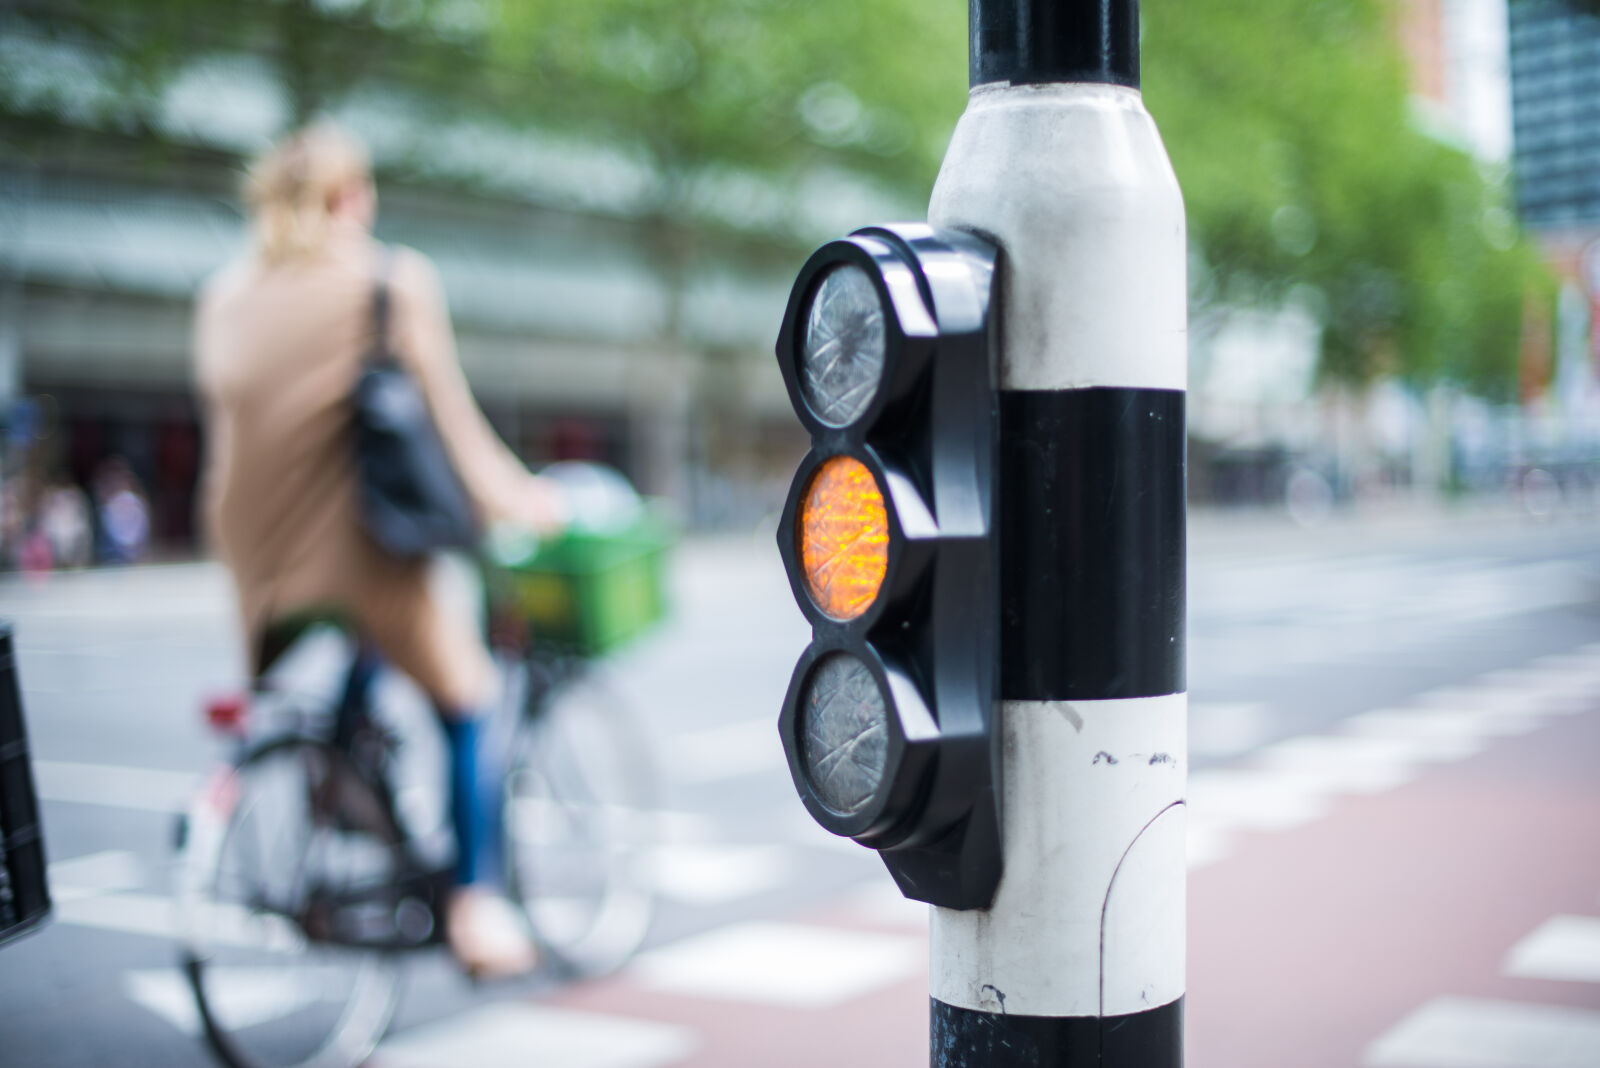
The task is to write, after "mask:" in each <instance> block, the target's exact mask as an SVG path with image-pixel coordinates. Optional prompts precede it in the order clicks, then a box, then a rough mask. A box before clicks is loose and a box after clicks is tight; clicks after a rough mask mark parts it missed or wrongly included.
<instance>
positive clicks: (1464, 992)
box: [0, 509, 1600, 1068]
mask: <svg viewBox="0 0 1600 1068" xmlns="http://www.w3.org/2000/svg"><path fill="white" fill-rule="evenodd" d="M1597 535H1600V522H1597V520H1596V519H1595V517H1593V516H1556V517H1552V518H1548V519H1546V520H1543V521H1538V522H1535V521H1533V520H1530V519H1527V518H1526V517H1523V516H1519V515H1517V514H1514V513H1510V512H1501V511H1498V510H1495V509H1480V510H1473V511H1471V512H1458V513H1445V512H1438V511H1431V510H1423V511H1405V512H1386V513H1382V514H1379V515H1370V514H1369V515H1364V516H1360V517H1341V518H1336V519H1335V520H1333V521H1332V522H1330V523H1328V524H1326V525H1325V526H1322V527H1320V528H1317V529H1315V530H1304V529H1301V528H1298V527H1295V526H1293V525H1292V524H1290V523H1288V522H1287V521H1286V520H1284V519H1282V518H1280V517H1278V516H1276V515H1270V514H1263V515H1236V514H1235V515H1210V514H1197V515H1195V516H1194V517H1193V519H1192V522H1191V538H1190V587H1189V588H1190V626H1189V681H1190V693H1191V702H1192V705H1191V719H1190V728H1191V791H1190V797H1191V810H1192V816H1191V842H1190V852H1191V873H1192V874H1191V886H1190V889H1191V918H1190V946H1191V960H1190V984H1189V990H1190V996H1189V1001H1188V1010H1189V1015H1188V1019H1189V1032H1188V1034H1189V1054H1190V1057H1189V1061H1190V1064H1191V1065H1195V1066H1199V1068H1207V1066H1213V1065H1214V1066H1245V1065H1252V1064H1261V1065H1276V1066H1282V1065H1296V1066H1308V1068H1309V1066H1318V1065H1357V1064H1371V1065H1378V1066H1383V1065H1395V1066H1404V1065H1413V1066H1417V1068H1429V1066H1433V1068H1450V1066H1457V1065H1460V1066H1497V1065H1498V1066H1503V1068H1545V1066H1547V1065H1548V1066H1552V1068H1553V1066H1558V1065H1561V1066H1577V1065H1595V1064H1600V861H1597V859H1596V858H1597V856H1600V851H1597V850H1595V848H1594V843H1595V842H1596V841H1600V773H1597V772H1596V771H1595V770H1594V769H1595V765H1596V759H1597V758H1600V644H1597V643H1600V538H1597ZM673 588H674V591H675V593H674V609H675V610H674V615H673V618H672V621H671V622H670V624H668V625H665V626H663V627H662V628H660V629H659V630H658V632H656V633H654V634H652V635H651V636H649V637H648V638H646V639H643V640H641V641H640V642H638V643H637V644H636V645H635V646H633V647H631V648H629V649H628V650H626V651H625V652H623V653H622V654H620V655H618V656H616V657H615V658H613V660H612V661H611V662H610V663H609V664H608V665H607V670H608V672H609V673H610V675H611V677H612V679H613V681H614V683H615V685H616V686H617V688H618V690H619V691H620V692H621V694H622V695H623V696H624V697H625V699H626V700H628V701H629V702H630V703H631V704H632V705H633V706H634V707H635V708H636V709H637V711H638V712H639V713H640V714H641V718H642V720H643V721H644V722H645V723H646V725H647V728H646V729H647V730H648V731H649V733H650V736H651V744H652V746H653V747H654V748H655V749H656V751H657V752H658V754H659V756H660V763H661V766H662V768H663V769H664V773H665V776H666V785H667V789H666V792H665V796H664V798H663V806H664V809H665V811H666V814H667V818H666V819H665V820H664V826H665V827H666V828H667V830H668V833H667V840H666V842H665V844H664V845H663V847H662V850H661V856H660V858H659V863H658V865H657V875H656V878H657V880H658V891H659V894H660V898H661V902H662V908H661V911H660V914H659V916H658V918H657V921H656V923H655V925H654V927H653V928H652V931H651V935H650V939H649V942H648V943H647V946H646V949H645V952H644V953H643V954H642V955H641V956H640V957H639V958H638V959H637V960H636V961H635V962H634V963H633V964H631V965H630V966H629V967H628V968H626V969H625V970H624V971H623V972H622V973H621V974H620V975H618V976H615V977H612V978H610V979H606V980H602V981H596V982H590V983H586V984H581V985H578V986H571V985H562V984H559V983H557V982H555V981H554V980H553V979H550V978H548V977H539V978H536V979H534V980H531V981H528V982H525V983H522V984H517V985H513V986H509V987H495V988H475V987H473V986H472V985H471V984H469V983H467V982H466V981H465V980H463V979H461V978H460V977H459V976H457V975H456V974H455V972H454V971H453V970H452V969H451V968H450V966H449V965H448V963H447V962H446V961H444V960H443V959H442V958H441V957H439V956H438V955H432V954H424V955H422V956H421V957H419V959H418V960H417V961H416V962H415V964H414V965H413V967H412V968H411V975H410V982H409V987H408V992H407V995H406V998H405V1001H404V1004H403V1007H402V1011H401V1014H400V1016H399V1018H398V1019H397V1020H396V1023H395V1026H394V1028H393V1030H392V1033H391V1038H390V1039H389V1041H388V1042H387V1043H386V1045H385V1046H384V1047H383V1049H382V1050H380V1053H379V1055H378V1057H377V1058H376V1059H375V1063H378V1064H385V1065H392V1066H394V1068H410V1066H426V1065H435V1066H438V1068H450V1066H453V1065H463V1066H466V1065H471V1066H473V1068H497V1066H499V1065H507V1066H509V1065H519V1066H520V1065H533V1064H537V1065H540V1066H549V1068H647V1066H660V1068H667V1066H669V1065H707V1066H709V1065H731V1064H758V1063H759V1064H772V1065H782V1064H795V1065H800V1064H816V1063H835V1064H862V1065H866V1064H872V1065H879V1064H892V1065H913V1064H923V1063H926V1011H927V1010H926V987H925V974H926V938H925V927H926V923H925V914H924V911H923V909H922V908H921V907H919V906H915V905H911V904H909V903H906V902H903V901H901V900H900V899H898V897H896V896H895V895H894V893H893V891H892V887H891V886H890V885H889V881H888V879H887V876H886V875H885V874H884V873H883V871H882V869H881V866H880V865H878V863H877V861H876V860H875V858H874V857H872V856H871V855H870V854H868V853H865V852H864V851H862V850H860V849H857V848H856V847H854V846H851V845H850V844H849V843H847V842H840V841H839V840H836V839H833V838H831V837H830V836H828V835H826V834H825V833H823V832H821V831H820V830H818V829H817V828H816V827H815V826H814V825H813V824H812V823H811V822H810V820H809V818H808V817H807V816H806V814H805V812H804V810H803V809H802V808H801V806H800V804H799V802H798V800H797V799H796V798H795V796H794V792H793V788H792V786H791V785H790V783H789V780H788V773H787V771H786V769H785V766H784V762H783V756H782V752H781V749H780V747H779V744H778V740H777V735H776V730H775V727H774V721H775V717H776V710H777V707H778V704H779V702H780V700H781V697H782V693H783V690H784V687H785V685H786V684H787V681H788V677H789V673H790V670H791V668H792V666H793V663H794V660H795V658H796V657H797V656H798V654H799V652H800V650H801V649H802V647H803V646H804V645H805V643H806V641H807V638H808V632H807V628H806V627H805V625H804V622H803V620H802V619H801V617H800V614H799V612H798V610H797V609H796V608H795V607H794V604H793V601H792V599H791V597H790V593H789V589H788V586H787V583H786V581H785V580H784V578H783V576H782V574H781V571H780V570H779V566H778V561H777V554H776V552H775V550H774V549H773V547H772V542H771V531H770V530H767V531H761V532H756V533H755V534H753V535H750V536H745V537H721V538H717V539H705V540H691V541H689V542H687V543H686V544H684V545H683V546H681V547H680V550H679V551H678V553H677V554H676V557H675V563H674V570H673ZM0 616H4V617H9V618H11V619H13V620H14V621H15V622H16V626H17V645H18V649H19V654H20V664H21V672H22V685H23V691H24V701H25V705H26V709H27V715H28V720H29V726H30V729H31V731H32V735H33V743H34V750H35V754H36V758H37V759H38V761H39V767H38V771H39V781H40V787H41V793H42V794H43V797H44V800H45V809H44V817H45V830H46V836H47V843H48V848H49V852H50V856H51V860H52V862H53V867H52V880H53V886H54V889H55V892H56V895H57V900H58V905H57V915H56V918H55V920H54V922H53V923H52V924H51V925H50V926H49V927H48V928H47V929H46V930H45V931H44V932H42V933H41V934H39V935H37V936H35V937H32V938H29V939H27V940H25V941H22V942H19V943H17V944H15V945H13V946H11V947H9V948H6V949H4V950H0V1064H3V1065H6V1066H11V1065H18V1066H28V1068H32V1066H35V1065H39V1066H79V1065H83V1066H88V1065H96V1066H98V1065H118V1066H123V1065H126V1066H143V1065H161V1066H184V1065H196V1066H198V1065H205V1064H209V1063H211V1061H210V1059H209V1057H208V1055H207V1053H206V1051H205V1050H204V1048H203V1047H202V1045H201V1044H200V1042H199V1040H198V1039H197V1038H196V1037H195V1026H196V1021H195V1018H194V1012H193V1009H192V1008H191V1007H190V1006H189V1004H188V1002H187V1000H186V995H185V991H184V988H183V986H182V984H181V982H180V980H179V977H178V975H177V973H176V971H175V970H174V969H173V961H174V949H173V945H172V942H171V932H172V924H173V917H172V913H171V908H170V886H169V880H170V875H171V858H172V849H171V832H172V823H173V813H174V811H176V809H177V807H178V806H179V805H181V804H182V803H183V801H184V799H185V798H186V797H188V796H189V795H190V793H191V792H192V791H193V789H194V788H195V785H196V783H197V782H198V781H199V778H200V776H202V775H203V774H204V773H205V771H206V769H207V768H208V767H209V766H210V765H211V764H212V763H213V762H214V761H215V760H216V759H217V758H218V756H219V754H220V752H221V749H220V747H219V745H218V743H217V742H216V741H215V740H214V739H213V738H211V737H210V736H209V735H208V733H207V732H206V731H205V729H204V728H203V726H202V722H201V715H200V709H201V705H202V701H203V699H204V698H205V696H206V695H208V694H211V693H215V692H220V691H225V690H229V689H234V688H237V687H238V684H239V680H240V657H239V654H238V649H237V647H236V639H235V628H234V625H233V621H232V616H231V608H230V604H229V600H228V595H227V586H226V581H225V578H224V576H223V575H222V573H221V572H220V571H219V570H218V569H217V568H216V567H215V566H214V565H207V564H198V565H169V566H153V567H145V568H139V569H130V570H120V571H100V572H89V573H81V574H64V575H55V576H49V577H47V578H46V579H44V580H39V581H29V580H25V579H21V578H15V577H13V578H3V579H0ZM336 661H337V653H336V651H334V650H331V649H328V650H323V652H322V653H321V654H320V655H319V654H318V653H317V651H316V650H315V649H313V650H311V651H310V652H308V653H307V655H306V659H305V663H304V664H303V665H302V668H301V670H303V672H304V673H305V676H306V678H307V679H308V680H311V682H310V683H309V684H315V683H316V681H317V680H318V679H321V680H322V682H323V684H331V683H330V682H329V680H331V678H332V676H333V674H334V672H335V670H336ZM388 687H389V689H388V690H387V691H386V699H385V704H386V707H388V708H390V709H392V710H393V714H394V715H396V716H397V718H398V719H399V720H400V721H401V723H402V729H403V731H404V733H405V737H406V739H407V750H406V751H407V759H408V760H410V761H413V762H414V764H413V767H414V768H415V771H416V774H418V775H422V776H426V775H428V774H430V770H429V769H430V768H432V769H433V772H437V770H438V769H437V767H436V766H435V765H436V764H437V760H438V746H437V739H436V738H434V737H433V736H432V728H431V725H430V724H429V723H428V722H427V717H426V716H425V714H424V713H423V712H422V710H421V707H420V702H419V701H418V700H417V697H416V695H415V694H414V693H413V692H410V691H409V690H408V688H407V687H406V686H405V685H404V684H403V683H402V682H400V681H398V680H390V682H389V683H388ZM1473 1058H1477V1059H1473ZM1496 1058H1499V1059H1496Z"/></svg>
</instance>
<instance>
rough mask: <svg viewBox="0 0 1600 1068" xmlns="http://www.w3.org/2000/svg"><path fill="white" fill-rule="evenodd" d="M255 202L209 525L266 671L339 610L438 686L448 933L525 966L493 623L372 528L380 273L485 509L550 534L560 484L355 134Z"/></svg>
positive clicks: (215, 316)
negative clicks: (362, 488)
mask: <svg viewBox="0 0 1600 1068" xmlns="http://www.w3.org/2000/svg"><path fill="white" fill-rule="evenodd" d="M246 193H247V197H248V200H249V207H250V210H251V212H252V215H253V219H254V224H255V236H256V242H255V247H254V249H253V250H252V251H251V252H250V253H249V254H248V255H246V256H244V257H242V258H241V259H239V260H237V261H236V262H234V263H232V264H230V265H228V266H227V267H225V268H223V269H222V270H221V271H219V272H218V273H217V274H216V275H215V276H214V277H213V278H211V279H210V280H209V281H208V282H207V283H206V285H205V287H204V289H203V290H202V292H201V294H200V296H199V301H198V307H197V309H196V316H195V337H194V349H195V371H196V378H197V383H198V387H199V391H200V394H201V398H202V401H203V416H204V421H205V431H206V434H207V437H208V448H207V451H206V470H205V472H204V476H203V483H202V485H203V494H204V502H203V511H204V521H205V526H206V529H207V532H208V534H209V538H210V541H211V543H212V545H213V546H214V547H215V549H216V551H217V553H218V555H219V556H220V557H221V559H222V561H223V562H224V563H225V564H226V565H227V566H228V568H229V570H230V571H231V573H232V575H233V579H234V583H235V587H236V590H237V593H238V600H239V608H240V611H241V614H242V621H243V624H244V630H245V634H246V638H247V640H248V642H249V651H250V655H251V661H252V664H253V666H254V668H255V670H256V671H258V672H259V671H261V670H263V669H264V668H265V667H266V664H265V663H264V662H263V661H264V660H265V655H264V654H265V650H264V649H263V639H264V638H265V637H266V636H267V634H268V633H269V628H271V627H272V625H273V624H274V623H277V622H279V621H282V620H285V619H286V618H292V617H294V616H296V615H297V614H304V613H306V612H308V611H312V610H316V611H319V612H325V611H327V610H334V611H336V612H338V613H339V614H340V615H341V616H342V617H344V618H347V619H348V620H349V621H350V622H351V623H352V625H353V626H354V628H355V629H356V630H357V632H358V633H359V636H360V638H361V639H362V641H363V642H366V643H371V644H372V645H374V646H376V648H377V650H378V652H379V653H380V654H381V655H382V657H383V658H384V659H385V660H386V661H388V662H389V663H391V664H393V665H395V666H396V667H398V668H399V669H400V670H402V671H404V672H405V673H406V674H408V675H409V676H411V678H412V679H414V680H415V681H416V682H417V683H418V684H419V685H420V686H421V687H422V689H423V690H424V691H426V692H427V694H428V695H429V697H431V698H432V700H433V703H434V706H435V708H436V709H437V710H438V712H439V716H440V719H441V721H442V722H443V724H444V727H445V733H446V735H447V737H448V740H449V745H450V751H451V760H450V769H451V790H450V796H451V809H452V825H453V828H454V830H455V837H456V846H457V857H458V863H457V867H456V873H455V874H456V880H457V883H458V889H457V891H456V892H455V893H454V894H453V895H452V897H451V900H450V902H449V904H448V906H447V908H446V911H445V927H446V934H447V936H448V938H449V941H450V944H451V948H452V949H453V950H454V952H455V954H456V956H457V958H458V959H459V960H460V961H461V963H462V964H463V965H464V966H465V967H467V968H468V969H469V970H470V971H472V972H474V973H477V974H491V975H493V974H507V973H514V972H517V971H522V970H526V969H528V968H530V967H531V966H532V964H533V950H532V945H531V942H530V941H529V939H528V935H527V932H526V930H525V929H524V928H523V926H522V925H521V924H520V922H519V921H518V919H517V917H516V915H515V913H514V912H513V911H512V910H511V907H510V905H509V903H507V902H506V901H505V899H504V898H503V897H501V896H499V895H498V894H494V893H491V892H489V891H487V890H485V889H483V888H482V887H481V881H480V876H481V875H482V872H481V870H480V869H481V867H482V864H481V860H482V853H483V839H484V837H485V828H486V826H487V820H488V814H487V813H486V812H485V811H484V810H483V808H482V806H481V804H480V802H479V801H478V790H477V733H478V730H477V722H478V718H479V713H481V712H482V711H483V710H484V709H485V708H486V706H487V705H488V704H489V702H490V701H491V700H492V696H493V690H494V676H493V673H492V666H491V662H490V659H489V655H488V652H487V650H486V649H485V646H484V641H483V638H482V636H481V635H480V633H479V629H478V623H477V621H476V620H475V619H473V618H472V617H471V615H470V614H469V613H467V612H465V611H462V610H459V609H458V608H457V607H456V606H455V603H454V602H453V601H452V600H451V599H450V598H446V597H442V596H439V595H437V594H436V593H435V592H434V590H433V589H432V588H430V583H429V567H428V564H427V562H426V561H418V560H404V559H398V558H395V557H392V556H389V555H386V554H385V553H384V552H383V551H382V550H381V549H379V548H378V546H377V545H376V543H375V542H373V541H372V540H371V538H370V537H369V536H368V535H367V534H366V532H365V531H364V530H363V528H362V525H361V519H360V513H359V508H358V500H357V487H358V483H357V475H356V467H355V462H354V454H353V448H352V435H351V431H350V427H351V419H352V411H353V409H352V406H351V399H350V398H351V395H352V391H353V390H354V388H355V386H356V383H357V379H358V377H359V375H360V373H361V370H362V363H363V357H364V355H365V354H366V353H367V352H368V351H369V350H370V347H371V345H372V343H373V341H374V336H375V330H374V325H373V304H374V300H373V298H374V291H375V287H376V285H377V283H378V280H379V279H380V277H386V278H387V284H388V292H389V314H388V322H389V329H388V337H389V339H390V345H391V347H392V348H393V349H395V355H396V356H397V357H398V358H399V360H400V362H401V364H402V365H403V366H404V367H405V368H406V369H407V370H408V371H409V372H410V373H411V375H412V376H413V377H414V378H415V380H416V381H417V383H418V385H419V386H420V388H421V391H422V393H423V395H424V396H425V397H426V400H427V406H428V409H429V412H430V414H431V416H432V419H433V423H434V426H435V427H436V428H437V430H438V432H439V435H440V437H441V438H442V439H443V442H444V445H445V448H446V452H447V453H448V454H449V457H450V459H451V461H452V462H453V464H454V467H455V469H456V472H457V474H458V475H459V476H460V478H461V479H462V481H463V482H464V484H465V487H466V489H467V492H468V495H469V496H470V497H471V499H472V502H473V504H474V506H475V509H476V511H477V512H478V514H479V517H480V518H481V519H483V520H485V521H486V522H488V521H508V522H513V523H518V524H522V525H525V526H528V527H531V528H534V529H538V530H547V529H550V528H551V527H552V526H553V525H554V524H556V523H557V521H558V519H557V517H558V514H559V512H560V501H561V498H560V496H559V490H558V489H557V488H555V487H553V486H551V485H550V484H549V483H548V482H546V481H544V480H541V479H539V478H537V477H535V476H533V475H531V474H529V473H528V471H527V470H526V469H525V468H523V466H522V465H521V463H519V462H518V461H517V459H516V458H515V457H514V456H513V455H512V454H511V452H510V451H509V450H508V449H507V448H506V447H505V445H504V444H502V443H501V441H500V440H499V438H497V437H496V436H495V433H494V431H493V429H491V428H490V426H489V424H488V421H487V420H486V419H485V418H484V416H483V414H482V412H480V411H479V410H478V408H477V405H476V404H475V403H474V402H473V399H472V396H471V393H470V392H469V391H468V387H467V383H466V379H465V377H464V376H463V374H462V372H461V367H460V365H459V363H458V362H457V358H456V352H455V342H454V339H453V337H452V335H451V329H450V320H449V315H448V313H447V311H446V308H445V301H444V294H443V290H442V288H441V286H440V283H439V277H438V274H437V272H436V271H435V269H434V267H433V265H432V264H431V263H430V262H429V261H428V260H427V259H426V258H425V257H423V256H422V255H421V254H420V253H417V252H414V251H412V250H410V249H403V248H395V249H386V248H384V247H383V246H381V245H379V244H378V243H376V242H375V241H374V240H373V238H372V236H371V227H372V224H373V221H374V218H375V216H376V212H377V203H378V202H377V194H376V191H375V189H374V186H373V181H372V175H371V171H370V168H369V166H368V161H367V156H366V153H365V151H364V149H363V148H362V146H361V145H360V144H359V143H358V142H357V141H355V140H354V139H353V138H352V137H351V136H350V135H349V134H347V133H345V132H343V131H341V130H339V129H337V128H335V127H333V126H330V125H316V126H312V127H309V128H307V129H304V130H301V131H299V132H298V133H295V134H294V135H293V136H291V137H289V138H288V139H287V140H285V141H284V142H282V143H281V144H280V145H278V146H277V147H275V148H273V149H272V150H271V151H270V152H268V153H267V154H266V155H265V156H263V157H262V158H261V159H260V160H259V161H258V162H257V163H256V164H255V166H254V167H253V168H252V169H251V171H250V175H249V179H248V184H247V187H246Z"/></svg>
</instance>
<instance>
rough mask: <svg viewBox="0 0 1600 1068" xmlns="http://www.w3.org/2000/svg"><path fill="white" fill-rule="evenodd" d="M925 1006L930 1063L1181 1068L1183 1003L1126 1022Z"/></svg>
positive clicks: (935, 1002) (933, 1001) (936, 1003)
mask: <svg viewBox="0 0 1600 1068" xmlns="http://www.w3.org/2000/svg"><path fill="white" fill-rule="evenodd" d="M928 1000H929V1002H930V1008H931V1010H932V1011H931V1015H932V1027H931V1030H930V1034H931V1036H932V1040H933V1051H934V1063H936V1064H941V1065H946V1064H948V1065H961V1066H962V1068H1018V1066H1019V1065H1039V1066H1040V1068H1045V1066H1056V1065H1061V1066H1065V1065H1108V1066H1110V1065H1115V1066H1119V1068H1183V998H1179V999H1178V1000H1177V1001H1174V1002H1172V1003H1171V1004H1170V1005H1163V1006H1161V1007H1160V1008H1157V1009H1150V1010H1147V1011H1145V1012H1136V1013H1132V1014H1131V1015H1128V1016H1019V1015H1017V1014H1016V1013H990V1012H978V1011H975V1010H973V1009H962V1008H957V1007H956V1006H954V1005H946V1004H945V1003H944V1002H942V1001H940V1000H939V999H938V998H930V999H928Z"/></svg>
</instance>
